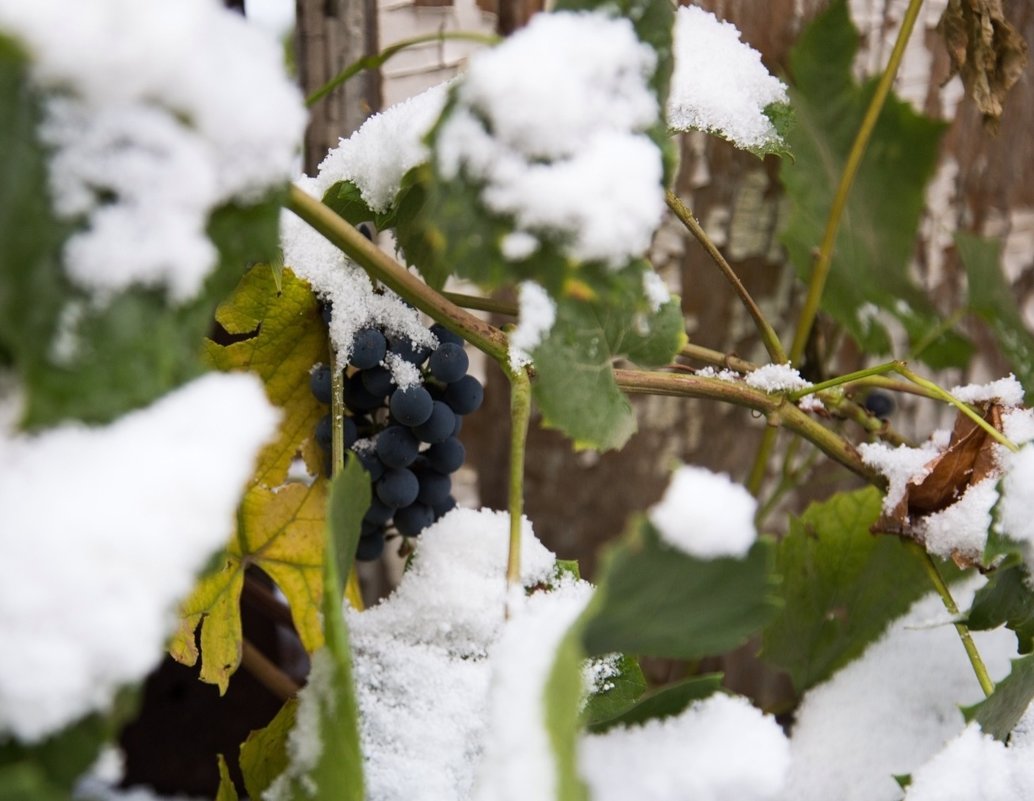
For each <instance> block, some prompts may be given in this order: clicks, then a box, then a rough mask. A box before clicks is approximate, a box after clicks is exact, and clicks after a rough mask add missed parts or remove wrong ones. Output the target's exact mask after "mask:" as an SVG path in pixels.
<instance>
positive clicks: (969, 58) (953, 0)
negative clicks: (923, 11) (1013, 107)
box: [937, 0, 1027, 133]
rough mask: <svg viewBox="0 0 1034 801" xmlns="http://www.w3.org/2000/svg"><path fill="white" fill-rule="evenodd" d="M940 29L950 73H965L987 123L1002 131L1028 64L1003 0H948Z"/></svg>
mask: <svg viewBox="0 0 1034 801" xmlns="http://www.w3.org/2000/svg"><path fill="white" fill-rule="evenodd" d="M937 30H938V31H939V32H940V34H941V36H942V37H944V44H945V47H946V49H947V51H948V56H949V58H950V59H951V65H952V72H951V75H952V76H954V75H955V74H959V75H961V76H962V83H963V84H964V85H965V87H966V93H967V94H968V95H969V96H970V97H972V98H973V100H974V101H975V102H976V104H977V108H979V109H980V111H981V112H982V113H983V115H984V124H985V126H987V128H988V129H989V130H990V131H991V132H992V133H997V132H998V123H999V120H1000V119H1001V117H1002V111H1003V109H1004V102H1005V95H1006V94H1007V93H1008V92H1009V89H1011V88H1012V86H1013V84H1015V83H1016V81H1018V80H1019V78H1020V75H1021V74H1022V73H1023V70H1024V69H1025V68H1026V66H1027V43H1026V42H1025V41H1024V40H1023V37H1022V36H1020V34H1019V33H1018V32H1017V31H1016V29H1015V28H1014V27H1013V26H1012V25H1011V24H1010V23H1009V21H1008V20H1007V19H1006V18H1005V14H1004V13H1003V11H1002V0H949V2H948V7H947V8H946V9H945V10H944V14H943V15H942V16H941V19H940V22H938V23H937ZM949 77H951V76H949Z"/></svg>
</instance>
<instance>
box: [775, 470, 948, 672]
mask: <svg viewBox="0 0 1034 801" xmlns="http://www.w3.org/2000/svg"><path fill="white" fill-rule="evenodd" d="M880 506H881V500H880V493H879V492H878V491H877V490H876V489H875V488H872V487H867V488H865V489H861V490H857V491H854V492H840V493H837V494H836V495H834V496H833V497H832V498H830V499H829V500H827V501H823V502H821V503H813V504H811V505H810V506H809V507H808V508H807V510H806V511H805V512H804V514H803V515H801V516H800V517H792V518H791V519H790V531H789V533H788V534H787V535H786V536H785V537H784V538H783V539H782V540H781V541H780V542H779V546H778V548H777V550H776V570H777V572H778V573H779V575H781V576H782V577H783V582H782V584H781V586H780V589H779V595H780V596H781V598H782V606H781V609H780V610H779V613H778V614H777V615H776V616H775V617H774V618H773V619H772V621H771V622H770V623H769V624H768V626H766V628H765V631H764V635H763V647H762V651H761V654H762V657H763V658H764V659H765V660H767V661H768V662H770V663H771V664H773V665H776V666H777V667H780V668H782V669H783V670H785V671H786V672H787V673H789V674H790V678H791V679H792V681H793V684H794V687H795V688H796V689H797V691H798V692H804V691H805V690H807V689H808V688H809V687H812V686H814V685H815V684H818V683H819V682H821V681H823V680H824V679H826V678H828V677H829V676H830V675H832V674H833V672H834V671H836V670H837V669H838V668H840V667H842V666H843V665H845V664H846V663H848V662H850V661H851V660H852V659H854V658H855V657H857V656H858V655H859V654H861V653H862V651H863V650H864V649H865V646H866V645H868V644H869V643H870V642H872V641H873V640H874V639H876V638H877V637H878V636H879V635H880V634H881V633H882V632H883V630H884V629H885V628H886V626H887V624H888V623H890V622H891V621H892V620H894V619H895V618H897V617H899V616H901V615H902V614H904V613H905V611H906V610H907V609H908V607H909V606H910V605H911V604H912V603H913V602H914V601H916V600H917V599H918V598H919V597H920V596H922V595H923V593H925V592H927V590H928V588H929V582H928V580H927V578H926V575H925V573H924V572H923V568H922V565H921V564H920V563H919V560H918V559H916V557H915V556H914V555H913V554H912V553H910V552H909V551H908V550H907V549H906V548H905V546H904V545H903V544H902V543H901V542H900V541H899V540H898V539H897V538H895V537H885V536H876V535H873V534H871V533H870V532H869V529H870V526H872V525H873V523H875V522H876V520H877V518H878V517H879V515H880Z"/></svg>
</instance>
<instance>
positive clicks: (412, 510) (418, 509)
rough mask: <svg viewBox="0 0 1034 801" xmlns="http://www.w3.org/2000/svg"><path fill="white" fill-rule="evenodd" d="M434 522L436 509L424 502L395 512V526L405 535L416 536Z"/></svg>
mask: <svg viewBox="0 0 1034 801" xmlns="http://www.w3.org/2000/svg"><path fill="white" fill-rule="evenodd" d="M433 522H434V510H433V509H431V507H430V506H428V505H427V504H423V503H413V504H410V505H409V506H407V507H405V508H404V509H399V510H398V511H397V512H395V528H397V529H398V530H399V534H401V535H402V536H404V537H415V536H417V534H419V533H420V532H421V531H423V530H424V529H425V528H427V527H428V526H429V525H431V524H432V523H433Z"/></svg>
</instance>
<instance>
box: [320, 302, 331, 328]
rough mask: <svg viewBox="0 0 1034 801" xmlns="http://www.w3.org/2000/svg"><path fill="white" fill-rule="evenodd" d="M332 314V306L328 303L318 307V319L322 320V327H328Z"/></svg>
mask: <svg viewBox="0 0 1034 801" xmlns="http://www.w3.org/2000/svg"><path fill="white" fill-rule="evenodd" d="M333 313H334V305H333V304H332V303H330V302H329V301H327V302H325V303H323V304H322V306H321V307H320V317H322V318H323V324H324V325H330V318H331V316H332V315H333Z"/></svg>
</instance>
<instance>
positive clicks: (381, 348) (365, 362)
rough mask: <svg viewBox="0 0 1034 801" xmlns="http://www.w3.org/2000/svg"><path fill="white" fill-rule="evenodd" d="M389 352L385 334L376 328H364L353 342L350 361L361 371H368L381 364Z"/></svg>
mask: <svg viewBox="0 0 1034 801" xmlns="http://www.w3.org/2000/svg"><path fill="white" fill-rule="evenodd" d="M387 352H388V341H387V340H386V339H385V338H384V334H382V333H381V332H380V331H378V330H377V329H376V328H363V329H361V330H359V331H357V332H356V335H355V339H353V340H352V355H351V356H350V357H349V358H348V361H349V363H350V364H352V365H354V366H356V367H358V368H359V369H360V370H367V369H369V368H371V367H376V366H377V365H378V364H380V363H381V361H382V360H383V359H384V355H385V354H386V353H387Z"/></svg>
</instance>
